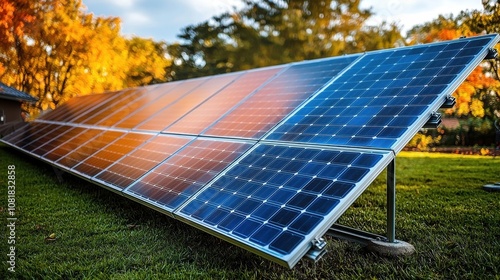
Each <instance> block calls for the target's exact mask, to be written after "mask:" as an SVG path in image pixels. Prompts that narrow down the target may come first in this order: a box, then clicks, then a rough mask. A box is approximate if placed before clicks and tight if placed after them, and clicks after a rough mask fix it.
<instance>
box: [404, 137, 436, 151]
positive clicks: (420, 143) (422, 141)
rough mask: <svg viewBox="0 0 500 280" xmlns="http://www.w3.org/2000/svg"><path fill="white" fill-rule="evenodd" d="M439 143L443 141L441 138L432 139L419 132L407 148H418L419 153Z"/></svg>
mask: <svg viewBox="0 0 500 280" xmlns="http://www.w3.org/2000/svg"><path fill="white" fill-rule="evenodd" d="M439 141H441V136H437V137H432V136H430V135H425V134H423V133H420V132H419V133H417V134H416V135H415V136H414V137H413V138H412V139H411V140H410V142H409V143H408V145H406V146H407V147H409V148H416V149H418V150H419V151H424V150H426V149H427V148H429V146H430V145H432V144H436V143H439Z"/></svg>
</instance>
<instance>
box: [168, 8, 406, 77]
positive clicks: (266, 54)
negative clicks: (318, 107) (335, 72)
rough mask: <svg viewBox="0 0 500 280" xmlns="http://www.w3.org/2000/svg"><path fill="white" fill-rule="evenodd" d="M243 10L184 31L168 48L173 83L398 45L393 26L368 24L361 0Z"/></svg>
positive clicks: (399, 38)
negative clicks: (197, 77) (361, 6)
mask: <svg viewBox="0 0 500 280" xmlns="http://www.w3.org/2000/svg"><path fill="white" fill-rule="evenodd" d="M243 2H244V7H243V8H242V9H241V10H238V11H234V12H231V13H226V14H222V15H220V16H216V17H213V18H212V19H210V20H208V21H206V22H203V23H200V24H197V25H192V26H188V27H186V28H185V29H184V30H183V32H182V33H181V34H180V35H179V38H181V39H182V40H183V42H182V43H181V44H177V45H172V46H171V47H170V53H171V54H172V55H173V57H174V58H175V60H174V62H175V63H174V64H173V66H172V69H171V70H172V71H173V74H175V76H174V77H175V78H176V79H181V78H189V77H193V76H202V75H209V74H217V73H224V72H231V71H236V70H243V69H249V68H256V67H262V66H268V65H275V64H281V63H286V62H291V61H301V60H306V59H313V58H320V57H327V56H336V55H341V54H347V53H354V52H362V51H367V50H372V49H376V48H388V47H394V46H395V45H396V44H397V43H398V42H400V41H401V35H400V31H399V28H398V27H397V26H396V25H388V24H383V25H380V26H378V27H368V26H366V21H367V20H368V19H369V18H370V17H371V16H372V12H371V11H370V10H369V9H362V8H360V6H359V4H360V0H327V1H308V0H262V1H257V0H245V1H243Z"/></svg>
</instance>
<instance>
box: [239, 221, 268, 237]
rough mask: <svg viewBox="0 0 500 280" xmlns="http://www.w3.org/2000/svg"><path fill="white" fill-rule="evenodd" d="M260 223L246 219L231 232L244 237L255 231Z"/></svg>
mask: <svg viewBox="0 0 500 280" xmlns="http://www.w3.org/2000/svg"><path fill="white" fill-rule="evenodd" d="M261 225H262V222H259V221H256V220H252V219H246V220H244V221H243V222H242V223H240V224H239V225H238V226H237V227H236V228H235V229H234V231H233V234H234V235H236V236H239V237H242V238H245V239H246V238H248V237H249V236H250V235H252V234H253V233H254V232H255V231H257V229H259V228H260V226H261Z"/></svg>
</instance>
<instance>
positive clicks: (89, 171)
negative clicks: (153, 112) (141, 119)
mask: <svg viewBox="0 0 500 280" xmlns="http://www.w3.org/2000/svg"><path fill="white" fill-rule="evenodd" d="M151 137H153V135H151V134H140V133H128V134H126V135H125V136H123V137H122V138H119V139H117V140H116V141H114V142H113V143H111V144H109V145H107V146H106V147H104V148H103V149H101V150H99V151H98V152H97V153H95V154H93V155H92V156H90V157H89V158H87V159H86V160H84V161H83V162H81V163H80V164H78V165H77V166H75V167H74V169H75V170H78V171H79V172H81V173H83V174H85V175H88V176H90V177H92V176H95V175H97V174H98V173H99V172H101V171H102V170H104V169H106V168H107V167H108V166H110V165H111V164H113V163H114V162H115V161H117V160H119V159H120V158H122V157H123V156H124V155H126V154H128V153H130V152H131V151H132V150H133V149H135V148H137V147H139V146H140V145H141V144H142V143H144V142H146V141H148V140H149V139H150V138H151Z"/></svg>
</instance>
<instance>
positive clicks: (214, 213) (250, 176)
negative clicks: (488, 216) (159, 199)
mask: <svg viewBox="0 0 500 280" xmlns="http://www.w3.org/2000/svg"><path fill="white" fill-rule="evenodd" d="M382 158H383V155H381V154H373V153H363V152H350V151H339V150H330V149H329V150H322V149H318V148H316V149H313V148H299V147H288V146H279V145H276V146H274V145H260V146H258V147H257V148H255V149H254V150H253V151H252V152H251V153H249V154H248V155H246V156H245V157H244V158H243V159H241V161H240V162H239V163H238V164H236V165H235V166H233V167H232V168H231V169H230V170H228V171H227V172H226V173H225V175H223V176H222V177H220V178H218V179H217V180H216V181H215V182H214V183H213V184H212V185H211V186H210V187H208V188H205V189H204V190H203V191H202V192H201V193H199V194H198V195H197V197H196V198H195V199H194V200H192V201H191V202H190V203H189V204H187V205H186V206H185V207H184V208H183V209H182V210H181V211H180V212H181V213H182V214H183V215H186V216H190V219H194V220H195V221H197V222H198V223H201V224H204V225H205V226H209V227H214V228H217V230H219V231H222V232H225V233H226V234H229V235H235V236H238V237H240V238H243V239H246V240H247V241H248V242H250V243H252V244H254V245H256V246H264V247H268V248H269V249H270V250H274V251H276V252H278V253H280V254H285V255H286V254H289V253H290V252H291V251H293V250H294V249H295V248H296V247H297V246H298V245H299V244H300V243H301V242H302V241H303V240H304V239H305V236H306V235H307V234H309V233H311V232H312V231H313V230H314V228H315V227H317V226H318V224H319V223H321V222H322V221H323V220H324V218H325V216H326V215H328V214H329V213H331V212H332V211H335V207H336V206H337V205H339V203H340V201H341V200H342V199H344V198H346V197H347V196H348V195H349V193H350V192H352V191H353V190H354V189H355V187H356V184H357V183H359V182H360V181H361V180H362V179H363V177H364V176H365V175H366V174H367V173H368V172H369V171H370V169H371V168H373V167H374V166H375V165H377V163H379V162H380V161H381V160H382Z"/></svg>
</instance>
